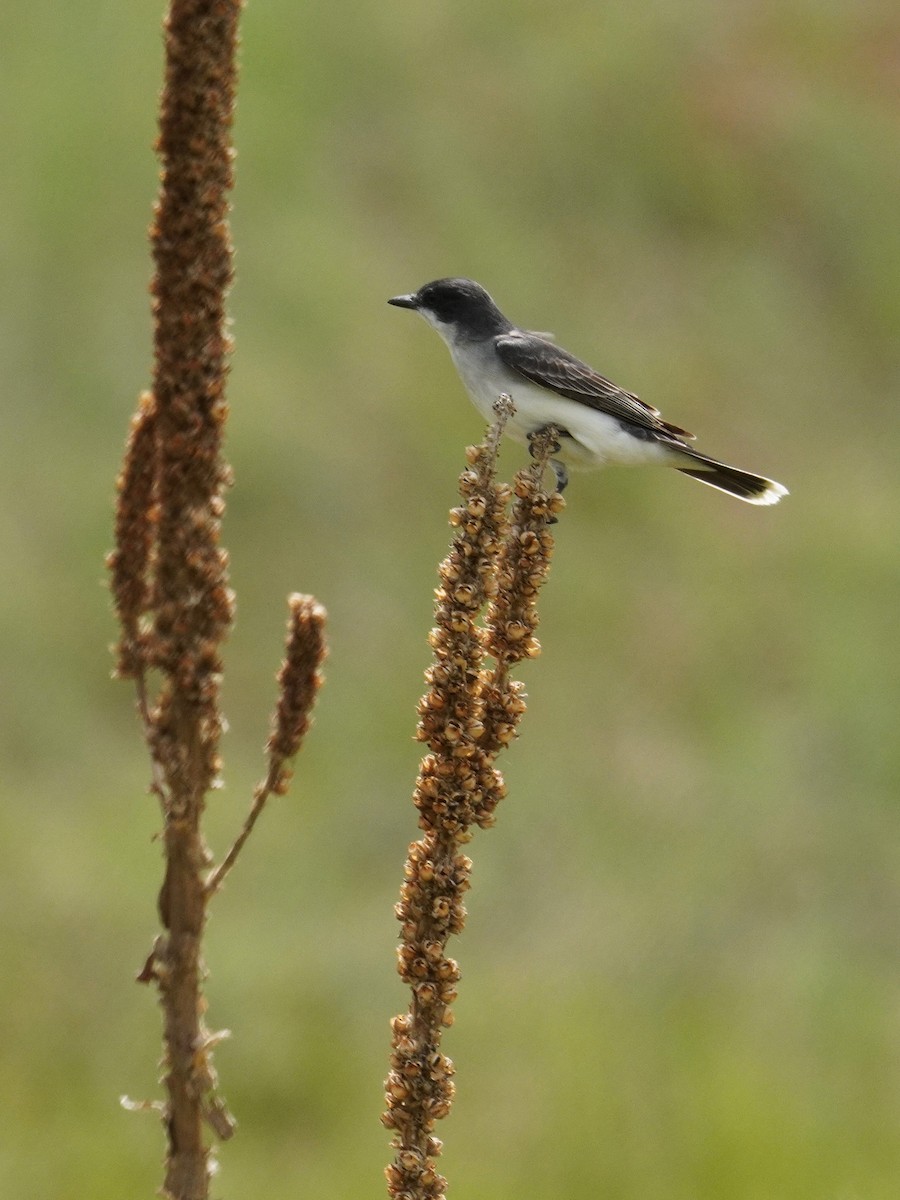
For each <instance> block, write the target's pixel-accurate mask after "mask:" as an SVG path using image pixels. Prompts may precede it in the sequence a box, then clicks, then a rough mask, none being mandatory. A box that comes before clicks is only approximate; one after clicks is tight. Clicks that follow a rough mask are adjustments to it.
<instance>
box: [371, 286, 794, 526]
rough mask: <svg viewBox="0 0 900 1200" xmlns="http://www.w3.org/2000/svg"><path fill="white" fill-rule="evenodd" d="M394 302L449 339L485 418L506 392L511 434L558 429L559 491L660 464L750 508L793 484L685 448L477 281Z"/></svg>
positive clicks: (527, 436)
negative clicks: (602, 470) (574, 474)
mask: <svg viewBox="0 0 900 1200" xmlns="http://www.w3.org/2000/svg"><path fill="white" fill-rule="evenodd" d="M388 304H393V305H394V306H395V307H397V308H407V309H411V310H412V311H413V312H417V313H418V314H419V315H420V316H421V317H424V318H425V320H426V321H427V322H428V324H429V325H431V326H432V328H433V329H435V330H436V331H437V332H438V333H439V334H440V336H441V337H442V338H443V340H444V342H445V343H446V345H447V347H448V349H449V351H450V357H451V358H452V360H453V363H454V366H455V367H456V370H457V372H458V373H459V376H460V379H461V380H462V382H463V385H464V386H465V388H466V390H467V391H468V393H469V396H470V397H471V399H472V401H473V403H474V404H475V407H476V408H477V409H478V411H479V412H480V413H481V415H482V416H483V417H485V418H486V419H487V420H488V421H493V420H494V419H495V413H494V405H495V403H496V401H497V400H498V398H499V397H500V396H501V395H507V396H509V397H510V399H511V400H512V403H513V405H514V408H515V411H514V413H513V414H512V416H511V417H510V418H509V420H508V422H507V425H506V432H507V433H508V434H509V435H510V436H511V437H512V438H513V439H514V440H516V441H519V442H522V443H524V444H526V445H527V444H529V443H530V442H531V440H532V439H533V438H534V437H535V435H536V434H538V433H540V432H542V431H544V430H546V429H548V428H549V427H551V426H552V427H553V428H554V429H555V431H556V440H555V442H554V443H553V444H552V446H551V455H552V457H551V459H550V465H551V466H552V468H553V471H554V474H555V476H556V486H557V490H558V491H560V492H561V491H563V489H564V488H565V487H566V486H567V484H568V481H569V475H568V467H569V466H573V467H576V468H579V467H587V468H591V467H602V466H604V465H605V464H607V463H619V464H623V465H642V464H657V465H660V466H664V467H673V468H674V469H675V470H676V471H681V472H682V474H684V475H689V476H690V477H691V478H692V479H699V480H700V482H701V483H706V484H709V486H710V487H714V488H717V489H718V490H719V491H721V492H727V493H728V494H729V495H731V496H736V497H737V498H738V499H739V500H744V501H746V502H747V503H748V504H777V503H778V501H779V500H780V499H781V498H782V496H786V495H788V490H787V488H786V487H784V486H783V485H782V484H780V483H776V482H775V481H774V480H773V479H766V478H764V477H763V476H762V475H755V474H753V472H751V471H743V470H741V469H740V468H738V467H732V466H729V465H728V464H727V463H724V462H720V461H719V460H718V459H716V458H711V457H710V456H709V455H707V454H701V453H700V451H699V450H695V449H694V448H693V446H690V445H688V442H689V441H692V440H693V438H694V435H693V434H692V433H688V431H687V430H686V429H682V428H681V426H679V425H673V424H672V423H671V422H670V421H664V420H663V419H662V416H661V414H660V412H659V410H658V409H656V408H654V407H653V406H652V405H651V404H648V403H647V402H646V401H645V400H641V399H640V398H639V397H638V396H636V395H635V394H634V393H633V392H627V391H625V390H624V389H623V388H620V387H617V385H616V384H614V383H612V382H611V381H610V380H609V379H606V378H605V377H604V376H603V375H600V374H598V373H597V372H596V371H595V370H594V369H593V368H592V367H590V366H588V364H587V363H585V362H582V360H581V359H579V358H576V357H575V355H574V354H570V353H569V351H568V350H563V349H562V347H560V346H557V345H556V344H555V342H554V341H553V340H552V335H549V334H544V333H535V332H532V331H530V330H527V329H519V328H518V327H517V326H516V325H514V324H513V323H512V321H510V320H509V319H508V318H507V317H505V316H504V315H503V313H502V312H501V311H500V309H499V308H498V307H497V305H496V304H495V303H494V300H493V299H492V298H491V296H490V295H489V293H488V292H486V291H485V289H484V288H483V287H482V286H481V284H479V283H476V282H475V281H474V280H473V279H463V278H447V279H434V280H432V281H431V282H430V283H426V284H423V285H422V287H420V288H419V290H418V291H416V292H410V293H408V294H406V295H402V296H392V297H391V298H390V299H389V300H388Z"/></svg>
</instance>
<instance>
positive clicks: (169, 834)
mask: <svg viewBox="0 0 900 1200" xmlns="http://www.w3.org/2000/svg"><path fill="white" fill-rule="evenodd" d="M240 7H241V6H240V3H239V2H238V0H172V4H171V8H170V11H169V15H168V18H167V20H166V24H165V34H166V76H165V85H164V88H163V93H162V102H161V112H160V134H159V141H158V150H159V154H160V157H161V160H162V167H163V169H162V183H161V188H160V196H159V200H158V203H157V206H156V212H155V221H154V224H153V226H152V228H151V242H152V248H153V258H154V262H155V267H156V271H155V275H154V279H153V284H152V293H153V297H154V303H153V314H154V324H155V333H154V372H153V388H152V392H151V393H149V394H147V395H145V396H143V397H142V398H141V402H140V407H139V410H138V413H137V414H136V416H135V418H134V420H133V422H132V429H131V433H130V436H129V439H128V444H127V448H126V453H125V461H124V465H123V468H122V471H121V474H120V476H119V480H118V502H117V508H116V545H115V549H114V551H113V552H112V554H111V555H110V558H109V566H110V571H111V576H112V580H111V586H112V592H113V598H114V603H115V608H116V613H117V616H118V618H119V623H120V626H121V635H120V639H119V643H118V647H117V673H118V675H119V676H120V677H125V678H131V679H133V680H134V681H135V686H136V690H137V700H138V710H139V713H140V717H141V721H142V725H143V730H144V736H145V739H146V742H147V746H148V748H149V751H150V756H151V762H152V788H153V790H154V791H155V792H156V794H157V796H158V799H159V801H160V805H161V808H162V815H163V835H162V840H163V845H164V851H165V861H166V867H165V877H164V882H163V885H162V889H161V891H160V895H159V915H160V920H161V923H162V927H163V932H162V933H161V935H160V936H159V937H158V938H157V939H156V942H155V944H154V946H153V949H152V951H151V953H150V955H149V956H148V958H147V961H146V963H145V964H144V968H143V970H142V971H141V973H140V975H139V976H138V978H139V980H140V981H141V982H145V983H149V982H151V981H152V982H154V983H155V984H156V986H157V988H158V990H159V995H160V1003H161V1006H162V1009H163V1023H164V1057H163V1082H164V1085H165V1089H166V1093H167V1099H166V1102H165V1104H164V1105H162V1106H161V1108H162V1112H163V1116H164V1123H165V1127H166V1130H167V1137H168V1147H167V1157H166V1166H165V1181H164V1184H163V1188H162V1193H161V1194H162V1195H164V1196H166V1197H170V1198H171V1200H204V1198H205V1197H206V1196H207V1195H208V1191H209V1179H210V1175H211V1171H212V1166H213V1164H212V1162H211V1150H210V1147H209V1146H208V1145H207V1143H206V1139H205V1134H204V1125H208V1126H210V1127H211V1128H212V1129H213V1130H214V1131H215V1132H216V1134H217V1135H218V1136H219V1137H220V1138H227V1137H229V1136H230V1135H231V1133H232V1132H233V1128H234V1123H233V1120H232V1118H231V1117H230V1115H229V1114H228V1112H227V1109H226V1108H225V1105H224V1103H223V1101H222V1100H221V1098H220V1097H219V1096H218V1094H217V1089H216V1075H215V1071H214V1069H213V1065H212V1056H211V1050H212V1047H213V1046H214V1045H215V1043H216V1042H217V1041H218V1040H219V1039H220V1038H221V1037H222V1036H223V1035H222V1034H216V1033H210V1031H209V1030H208V1029H207V1028H206V1025H205V1020H204V1013H205V1010H206V1001H205V998H204V995H203V980H204V977H205V968H204V965H203V960H202V953H201V947H202V938H203V932H204V927H205V923H206V917H207V906H208V903H209V900H210V897H211V896H212V895H213V894H214V892H215V891H216V890H217V888H218V887H220V886H221V883H222V881H223V879H224V877H225V875H226V874H227V872H228V871H229V870H230V869H231V867H232V866H233V865H234V862H235V859H236V858H237V856H238V854H239V853H240V850H241V848H242V847H243V845H244V844H245V842H246V840H247V837H248V836H249V834H250V831H251V830H252V828H253V825H254V823H255V821H256V819H257V817H258V816H259V813H260V811H261V810H262V807H263V805H264V804H265V802H266V800H267V799H268V797H269V796H270V795H271V794H273V793H276V794H277V793H282V792H284V791H285V789H286V787H287V783H288V779H289V778H290V767H289V760H290V759H291V758H292V757H293V756H294V755H295V754H296V752H297V750H298V749H299V747H300V743H301V741H302V738H303V735H304V733H305V731H306V728H307V726H308V724H309V712H310V710H311V708H312V705H313V702H314V700H315V695H316V691H317V689H318V686H319V684H320V681H321V680H320V673H319V667H320V665H321V662H322V659H323V657H324V653H325V646H324V635H323V626H324V619H325V614H324V611H323V610H322V608H321V607H320V606H319V605H318V604H316V602H315V601H314V600H313V599H312V598H311V597H306V596H293V597H291V599H290V602H289V603H290V608H291V617H290V621H289V626H288V637H287V643H286V650H285V661H284V664H283V666H282V669H281V672H280V674H279V689H280V690H279V699H278V704H277V708H276V712H275V715H274V717H273V725H272V734H271V737H270V739H269V742H268V747H267V749H268V756H269V761H268V772H267V775H266V777H265V779H264V780H263V782H262V783H261V784H260V785H259V787H258V788H257V790H256V793H255V795H254V798H253V803H252V806H251V809H250V814H249V816H248V817H247V820H246V822H245V825H244V828H243V830H242V831H241V833H240V834H239V836H238V837H237V839H236V841H235V843H234V845H233V846H232V848H231V850H230V851H229V852H228V854H227V855H226V857H225V859H224V860H223V862H222V863H221V865H220V866H218V867H216V868H214V869H211V855H210V853H209V851H208V849H207V847H206V844H205V841H204V837H203V830H202V817H203V811H204V808H205V804H206V797H207V794H208V792H209V790H210V789H211V788H212V787H214V786H215V784H216V783H217V781H218V776H219V771H220V758H219V741H220V736H221V733H222V729H223V716H222V712H221V708H220V698H219V693H220V684H221V676H222V659H221V648H222V643H223V642H224V640H225V638H226V637H227V635H228V632H229V629H230V627H231V623H232V618H233V607H234V601H233V595H232V592H231V589H230V587H229V583H228V559H227V555H226V552H225V551H224V549H223V548H222V547H221V545H220V541H219V539H220V525H221V520H222V514H223V512H224V507H225V505H224V491H225V488H226V486H227V485H228V483H229V482H230V471H229V468H228V466H227V464H226V462H225V459H224V457H223V453H222V434H223V429H224V423H225V419H226V416H227V407H226V403H225V382H226V377H227V369H228V364H227V359H228V353H229V351H230V340H229V337H228V334H227V332H226V320H225V299H226V295H227V291H228V288H229V285H230V283H231V278H232V265H231V260H232V254H231V244H230V237H229V230H228V223H227V217H228V192H229V189H230V187H231V183H232V167H231V161H232V150H231V144H230V127H231V121H232V111H233V103H234V88H235V79H236V68H235V55H236V45H237V26H238V17H239V14H240Z"/></svg>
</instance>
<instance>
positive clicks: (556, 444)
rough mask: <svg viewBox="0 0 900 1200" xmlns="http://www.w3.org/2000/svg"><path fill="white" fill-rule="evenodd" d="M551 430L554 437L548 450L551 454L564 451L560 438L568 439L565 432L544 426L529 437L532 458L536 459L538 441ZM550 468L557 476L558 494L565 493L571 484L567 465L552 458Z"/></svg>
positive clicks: (529, 449) (529, 450) (554, 427)
mask: <svg viewBox="0 0 900 1200" xmlns="http://www.w3.org/2000/svg"><path fill="white" fill-rule="evenodd" d="M550 429H552V431H553V434H554V437H553V440H552V441H551V442H550V443H549V446H548V447H547V448H548V449H549V451H550V453H551V454H559V452H560V450H561V449H562V445H561V444H560V441H559V438H560V437H566V436H567V435H566V434H565V433H564V432H560V431H559V430H557V428H556V426H551V425H544V426H542V427H541V428H540V429H535V430H533V431H532V432H531V433H529V435H528V453H529V454H530V455H531V457H532V458H535V457H536V445H537V442H538V440H539V439H540V438H542V437H544V436H545V435H546V433H547V431H548V430H550ZM556 435H558V436H556ZM542 449H543V447H542ZM550 466H551V467H552V468H553V474H554V475H555V476H556V490H557V491H558V492H562V491H564V490H565V488H566V485H567V484H568V482H569V472H568V471H567V470H566V467H565V464H564V463H561V462H560V461H559V459H558V458H551V459H550Z"/></svg>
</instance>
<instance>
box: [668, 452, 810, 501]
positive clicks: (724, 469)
mask: <svg viewBox="0 0 900 1200" xmlns="http://www.w3.org/2000/svg"><path fill="white" fill-rule="evenodd" d="M679 450H681V447H679ZM684 457H685V458H688V459H690V461H691V466H689V467H678V468H677V470H679V471H681V472H682V474H684V475H690V477H691V478H692V479H699V480H700V482H701V483H708V484H709V486H710V487H714V488H718V489H719V491H720V492H728V493H729V495H731V496H737V498H738V499H739V500H746V501H747V503H748V504H777V503H778V501H779V500H780V499H781V497H782V496H787V495H788V490H787V488H786V487H784V486H783V485H782V484H780V483H776V482H775V481H774V479H764V478H763V477H762V475H754V474H752V472H750V471H741V470H739V469H738V468H737V467H729V466H728V464H727V463H723V462H719V461H718V460H717V459H715V458H708V457H707V456H706V455H705V454H700V453H698V452H697V451H696V450H692V449H690V448H689V447H685V449H684Z"/></svg>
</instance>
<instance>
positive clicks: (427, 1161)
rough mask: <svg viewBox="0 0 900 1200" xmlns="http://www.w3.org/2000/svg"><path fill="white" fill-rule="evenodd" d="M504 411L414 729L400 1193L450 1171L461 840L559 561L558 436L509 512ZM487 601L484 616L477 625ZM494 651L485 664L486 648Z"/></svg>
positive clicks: (419, 1197)
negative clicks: (550, 488) (554, 525)
mask: <svg viewBox="0 0 900 1200" xmlns="http://www.w3.org/2000/svg"><path fill="white" fill-rule="evenodd" d="M496 411H497V416H498V419H497V422H496V423H495V424H494V425H493V426H492V427H491V429H490V431H489V434H488V437H487V439H486V441H485V443H484V444H483V445H481V446H478V447H474V448H470V449H469V451H468V452H467V458H468V461H469V469H468V470H466V471H464V472H463V474H462V475H461V476H460V494H461V496H462V500H463V503H462V505H460V506H459V507H457V508H454V509H453V510H451V513H450V523H451V525H452V526H453V527H454V528H455V529H456V531H457V532H456V535H455V537H454V538H453V542H452V544H451V547H450V552H449V554H448V556H447V557H446V558H445V559H444V560H443V562H442V563H441V565H440V567H439V572H438V573H439V576H440V581H441V582H440V586H439V587H438V589H437V591H436V598H437V603H436V607H435V617H436V624H435V628H434V629H433V630H432V631H431V635H430V639H429V640H430V643H431V646H432V649H433V651H434V663H433V664H432V666H431V667H430V668H429V669H428V671H427V672H426V681H427V683H428V685H429V690H428V691H427V692H426V694H425V695H424V696H423V697H422V700H421V701H420V703H419V716H420V721H419V726H418V730H417V736H418V738H419V740H420V741H424V742H426V743H427V745H428V750H429V753H427V754H426V755H425V757H424V758H423V759H422V762H421V765H420V769H419V775H418V779H417V781H416V789H415V793H414V797H413V802H414V804H415V806H416V808H417V809H418V810H419V826H420V827H421V829H422V830H423V831H424V832H423V836H422V837H421V838H420V839H419V840H418V841H416V842H414V843H413V844H412V845H411V846H410V848H409V855H408V858H407V862H406V866H405V869H404V883H403V886H402V889H401V893H400V901H399V903H398V905H397V908H396V913H397V918H398V920H399V921H400V922H401V929H402V942H401V945H400V946H399V948H398V971H399V973H400V976H401V978H402V979H403V980H404V981H405V982H406V983H408V984H409V985H410V988H411V992H412V995H411V999H410V1006H409V1010H408V1012H406V1013H403V1014H402V1015H400V1016H397V1017H395V1018H394V1019H393V1021H392V1023H391V1029H392V1034H393V1038H392V1051H391V1069H390V1073H389V1075H388V1078H387V1080H386V1082H385V1099H386V1103H387V1109H386V1111H385V1113H384V1114H383V1116H382V1121H383V1122H384V1124H385V1125H386V1126H387V1128H389V1129H391V1130H393V1131H394V1137H393V1140H392V1142H391V1145H392V1147H393V1148H394V1150H395V1157H394V1160H393V1162H392V1163H391V1164H389V1166H388V1167H387V1168H386V1171H385V1174H386V1177H387V1181H388V1192H389V1194H390V1195H391V1196H392V1197H394V1200H440V1198H441V1197H443V1196H444V1195H445V1189H446V1183H447V1181H446V1179H445V1178H444V1177H443V1176H442V1175H441V1174H440V1173H439V1172H438V1170H437V1159H438V1156H439V1155H440V1152H441V1142H440V1140H439V1139H438V1138H437V1137H435V1135H434V1128H435V1123H436V1122H437V1121H438V1120H439V1119H441V1118H442V1117H445V1116H446V1115H447V1114H448V1112H449V1111H450V1105H451V1102H452V1099H453V1093H454V1084H453V1074H454V1068H453V1064H452V1062H451V1060H450V1059H449V1058H447V1057H446V1055H444V1054H443V1053H442V1051H441V1048H440V1046H441V1037H442V1033H443V1029H444V1028H445V1027H446V1026H449V1025H451V1024H452V1021H453V1013H452V1010H451V1005H452V1003H453V1001H454V1000H455V999H456V995H457V984H458V982H459V978H460V972H459V966H458V964H457V963H456V961H455V960H454V959H452V958H450V957H448V956H447V954H446V947H447V942H448V940H449V938H450V936H451V935H452V934H458V933H460V932H461V930H462V928H463V925H464V923H465V917H466V909H465V905H464V903H463V897H464V895H465V892H466V891H467V890H468V888H469V879H470V872H471V865H472V864H471V860H470V859H469V858H468V856H467V855H465V854H464V853H462V847H463V846H464V845H465V844H466V843H468V842H469V841H470V840H471V837H472V826H473V825H480V826H482V827H487V826H490V825H492V824H493V823H494V819H495V817H494V809H495V808H496V805H497V803H498V801H499V800H500V798H501V797H502V796H503V794H504V790H505V789H504V784H503V778H502V776H501V774H500V772H499V771H498V770H497V769H496V767H495V766H494V761H495V758H496V755H497V753H498V752H499V751H500V750H501V749H502V748H503V746H505V745H507V744H508V743H509V742H510V741H511V740H512V739H513V737H514V736H515V730H516V726H517V724H518V721H519V719H520V717H521V714H522V712H523V711H524V707H525V702H524V697H523V695H522V693H521V691H520V689H519V686H518V685H517V684H515V683H513V682H511V681H510V680H509V678H508V675H509V669H510V667H511V666H512V665H513V664H514V663H515V662H518V661H519V660H520V659H522V658H523V657H532V656H534V655H535V654H537V653H538V652H539V646H538V643H537V641H536V639H535V638H534V636H533V634H534V629H535V627H536V625H537V613H536V609H535V606H534V601H535V597H536V594H537V590H538V588H539V586H540V583H541V582H542V581H543V579H544V577H545V576H546V573H547V570H548V569H549V563H550V556H551V554H552V549H553V538H552V535H551V534H550V531H549V528H548V526H549V524H550V523H551V522H552V520H553V519H554V513H556V512H558V511H559V510H560V509H561V508H562V506H563V501H562V497H561V496H558V495H550V494H548V493H546V492H544V491H542V489H541V479H542V477H543V473H544V470H545V468H546V466H547V462H548V459H549V456H550V453H551V451H552V447H553V445H554V439H553V435H552V431H548V432H547V434H546V435H543V434H542V435H541V436H540V437H539V438H538V439H536V441H535V443H534V444H533V446H532V452H533V454H534V459H535V461H534V463H533V464H532V467H531V468H529V469H528V470H527V471H525V472H522V473H520V475H519V476H518V477H517V479H516V484H515V491H516V496H517V499H516V502H515V505H514V508H513V514H512V522H511V523H510V520H509V518H508V517H507V513H506V509H507V504H508V502H509V499H510V496H511V489H510V488H509V487H508V486H507V485H505V484H498V483H497V482H496V478H495V476H496V461H497V448H498V445H499V440H500V436H501V434H502V430H503V426H504V424H505V421H506V420H507V419H508V417H509V415H510V413H511V411H512V405H511V402H510V400H509V398H508V397H501V398H500V401H498V405H497V406H496ZM485 605H489V609H488V612H489V617H488V625H487V628H484V629H483V628H481V627H480V626H479V625H478V624H477V619H478V617H479V614H480V613H481V612H482V610H483V609H484V607H485ZM486 654H491V655H493V656H494V657H495V660H496V661H495V665H494V666H493V667H489V666H487V665H486V662H485V656H486Z"/></svg>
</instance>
